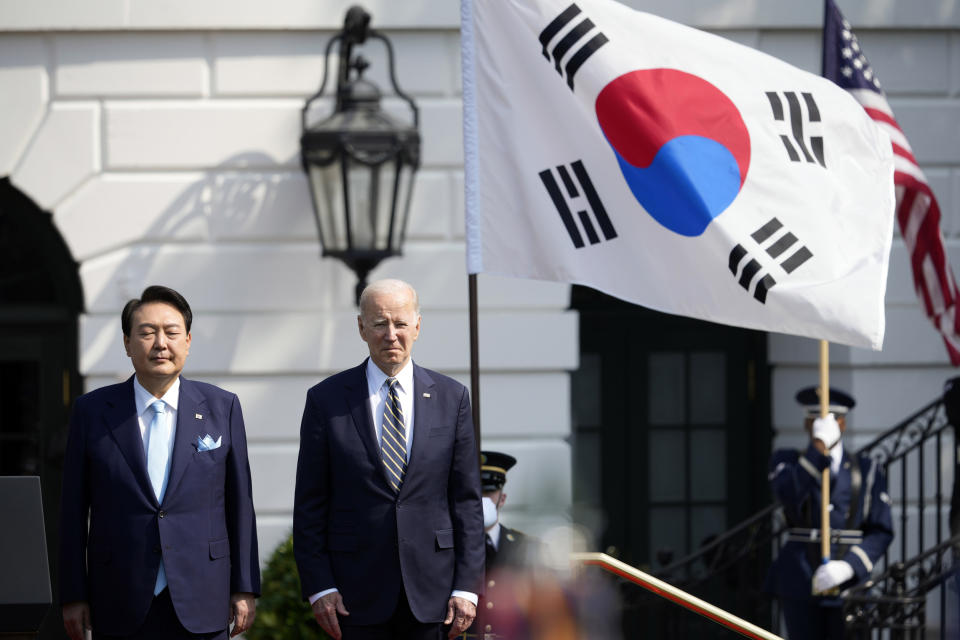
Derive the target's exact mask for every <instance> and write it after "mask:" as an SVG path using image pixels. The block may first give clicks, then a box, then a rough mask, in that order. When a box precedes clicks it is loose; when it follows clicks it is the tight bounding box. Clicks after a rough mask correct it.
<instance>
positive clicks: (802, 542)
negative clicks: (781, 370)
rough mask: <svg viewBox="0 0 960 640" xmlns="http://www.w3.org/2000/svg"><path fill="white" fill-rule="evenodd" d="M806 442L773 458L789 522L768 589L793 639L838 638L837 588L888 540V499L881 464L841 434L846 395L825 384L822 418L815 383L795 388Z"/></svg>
mask: <svg viewBox="0 0 960 640" xmlns="http://www.w3.org/2000/svg"><path fill="white" fill-rule="evenodd" d="M797 402H799V403H800V404H801V405H802V406H803V407H804V410H805V413H806V417H805V421H804V429H805V430H806V431H807V432H808V433H809V434H810V443H809V444H808V445H807V447H806V449H805V450H803V451H798V450H793V449H780V450H777V451H775V452H774V453H773V456H772V457H771V459H770V476H769V478H770V485H771V489H772V490H773V494H774V496H775V497H776V499H777V500H778V501H779V502H780V504H781V505H782V506H783V513H784V516H785V517H786V520H787V526H788V533H787V539H786V543H785V544H784V546H783V548H782V549H781V550H780V554H779V556H778V557H777V559H776V561H775V562H774V564H773V566H772V567H771V569H770V573H769V575H768V576H767V583H766V591H768V592H770V593H773V594H775V595H776V596H777V597H778V598H779V599H780V602H781V606H782V608H783V616H784V621H785V622H786V625H787V634H788V637H789V638H790V640H805V639H811V640H813V639H816V640H840V639H841V638H842V637H843V612H842V604H843V602H842V600H841V599H840V598H839V597H837V596H836V593H837V589H840V588H847V587H849V586H853V585H855V584H857V583H859V582H862V581H864V580H866V579H867V578H868V577H869V576H870V574H871V572H872V571H873V565H874V563H875V562H877V560H878V559H879V558H880V557H881V556H882V555H883V554H884V552H885V551H886V549H887V547H888V546H889V545H890V541H891V540H892V539H893V524H892V520H891V515H890V497H889V495H887V479H886V476H885V474H884V470H883V468H882V467H881V466H880V465H879V464H877V462H876V461H875V460H873V459H871V458H870V457H869V456H867V455H860V456H855V455H853V453H852V452H850V451H847V450H846V449H845V448H844V446H843V442H842V440H841V436H842V435H843V432H844V430H845V429H846V415H847V412H848V411H849V410H850V409H852V408H853V406H854V404H855V402H854V400H853V398H852V397H851V396H849V395H848V394H846V393H844V392H842V391H839V390H837V389H830V399H829V411H830V413H829V414H827V416H825V417H823V418H821V417H819V416H820V399H819V396H818V393H817V388H816V387H808V388H806V389H802V390H801V391H800V392H799V393H797ZM827 467H829V468H830V475H831V478H830V538H831V545H830V560H829V561H826V562H824V559H822V558H821V543H820V537H821V530H822V529H821V522H820V495H821V494H820V482H821V477H822V474H821V472H822V471H823V470H824V469H826V468H827Z"/></svg>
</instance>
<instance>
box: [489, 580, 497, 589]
mask: <svg viewBox="0 0 960 640" xmlns="http://www.w3.org/2000/svg"><path fill="white" fill-rule="evenodd" d="M487 586H488V587H490V588H491V589H492V588H494V587H495V586H497V583H496V582H494V581H493V580H491V581H490V582H488V583H487Z"/></svg>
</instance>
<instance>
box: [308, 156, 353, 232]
mask: <svg viewBox="0 0 960 640" xmlns="http://www.w3.org/2000/svg"><path fill="white" fill-rule="evenodd" d="M341 171H342V169H341V167H340V164H339V163H336V162H335V163H332V164H328V165H326V166H324V167H318V166H316V165H310V169H309V175H310V190H311V191H312V192H313V197H314V204H315V205H316V208H317V227H318V229H319V231H320V242H321V243H322V244H323V250H324V251H343V250H344V249H346V248H347V226H346V224H347V223H346V221H347V214H346V211H345V209H344V199H343V178H342V174H341Z"/></svg>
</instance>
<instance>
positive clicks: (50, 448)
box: [0, 178, 83, 640]
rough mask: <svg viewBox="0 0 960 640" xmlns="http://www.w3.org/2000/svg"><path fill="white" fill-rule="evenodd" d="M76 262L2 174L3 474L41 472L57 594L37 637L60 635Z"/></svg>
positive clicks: (75, 381) (76, 387)
mask: <svg viewBox="0 0 960 640" xmlns="http://www.w3.org/2000/svg"><path fill="white" fill-rule="evenodd" d="M82 309H83V292H82V289H81V285H80V277H79V273H78V270H77V264H76V263H75V262H74V260H73V258H72V257H71V255H70V251H69V249H68V248H67V246H66V244H65V243H64V241H63V238H62V237H61V236H60V233H59V232H58V231H57V229H56V227H55V226H54V224H53V220H52V216H51V215H50V214H49V213H46V212H44V211H41V210H40V208H39V207H37V205H36V204H35V203H34V202H33V201H32V200H30V199H29V198H28V197H27V196H25V195H24V194H23V193H22V192H20V191H19V190H18V189H17V188H16V187H14V186H13V185H12V184H11V183H10V181H9V179H8V178H3V179H0V475H31V476H39V477H40V486H41V492H42V497H43V513H44V524H45V528H46V538H47V556H48V559H49V563H50V580H51V587H52V590H53V593H54V604H53V606H52V607H51V610H50V612H49V613H48V615H47V617H46V619H45V620H44V623H43V626H42V628H41V630H40V638H41V639H43V640H46V639H48V638H49V639H53V638H62V637H63V626H62V622H61V618H60V606H59V603H58V602H57V601H56V593H57V580H58V576H59V572H58V558H57V556H58V549H59V528H60V527H59V520H60V519H59V510H60V485H61V482H62V478H63V454H64V448H65V446H66V435H67V422H68V420H69V412H70V406H71V404H72V402H73V399H74V398H75V397H76V396H77V395H78V394H79V391H80V385H81V379H80V374H79V370H78V356H77V353H78V346H77V318H78V315H79V314H80V312H81V311H82Z"/></svg>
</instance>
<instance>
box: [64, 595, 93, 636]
mask: <svg viewBox="0 0 960 640" xmlns="http://www.w3.org/2000/svg"><path fill="white" fill-rule="evenodd" d="M63 628H64V629H65V630H66V632H67V635H68V636H70V640H84V638H85V632H86V630H87V629H90V628H91V627H90V606H89V605H88V604H87V603H86V602H70V603H68V604H65V605H63Z"/></svg>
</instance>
